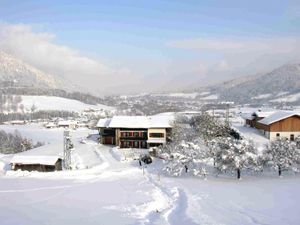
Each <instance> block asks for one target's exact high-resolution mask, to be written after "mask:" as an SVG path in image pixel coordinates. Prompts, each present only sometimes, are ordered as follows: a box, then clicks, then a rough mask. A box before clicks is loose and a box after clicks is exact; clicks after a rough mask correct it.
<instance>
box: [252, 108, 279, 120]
mask: <svg viewBox="0 0 300 225" xmlns="http://www.w3.org/2000/svg"><path fill="white" fill-rule="evenodd" d="M275 112H276V111H274V110H272V111H256V112H254V113H253V116H257V117H263V118H265V117H268V116H270V115H272V114H273V113H275Z"/></svg>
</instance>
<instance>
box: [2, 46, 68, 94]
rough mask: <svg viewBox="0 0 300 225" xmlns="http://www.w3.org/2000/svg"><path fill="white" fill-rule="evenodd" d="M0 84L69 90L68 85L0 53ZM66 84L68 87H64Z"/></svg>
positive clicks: (57, 78) (53, 76) (59, 79)
mask: <svg viewBox="0 0 300 225" xmlns="http://www.w3.org/2000/svg"><path fill="white" fill-rule="evenodd" d="M0 83H2V86H6V85H8V84H11V85H15V86H29V87H39V88H64V89H65V88H67V89H68V88H70V83H69V82H66V81H65V80H63V79H62V78H59V77H57V76H55V75H51V74H47V73H44V72H43V71H41V70H39V69H37V68H35V67H33V66H31V65H28V64H26V63H24V62H22V61H21V60H19V59H17V58H15V57H13V56H12V55H9V54H7V53H5V52H3V51H0ZM66 84H68V85H66Z"/></svg>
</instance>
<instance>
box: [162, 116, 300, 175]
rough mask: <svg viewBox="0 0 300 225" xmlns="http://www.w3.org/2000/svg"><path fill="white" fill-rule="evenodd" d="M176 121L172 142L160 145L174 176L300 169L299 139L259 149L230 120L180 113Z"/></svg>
mask: <svg viewBox="0 0 300 225" xmlns="http://www.w3.org/2000/svg"><path fill="white" fill-rule="evenodd" d="M173 125H174V127H173V129H172V134H171V141H170V143H168V144H167V145H166V146H165V147H161V148H160V149H159V150H160V152H161V154H162V156H163V157H164V159H165V165H164V168H163V170H164V171H165V172H166V173H167V174H169V175H171V176H181V175H184V174H187V173H189V174H193V175H195V176H201V177H206V176H207V174H208V173H214V174H216V175H218V174H222V173H233V174H235V176H236V177H237V178H238V179H240V178H241V177H242V173H243V172H246V171H247V172H249V171H250V172H251V171H252V172H255V173H263V172H264V170H266V169H267V168H274V169H275V170H276V171H277V172H278V175H279V176H281V175H282V172H283V171H294V172H298V171H299V169H300V146H299V145H298V144H297V143H299V142H298V141H296V142H291V141H288V140H283V139H281V140H275V141H272V142H270V144H268V145H266V146H265V147H264V149H263V150H260V151H259V150H258V149H257V147H256V146H255V144H254V143H253V141H249V140H245V139H244V138H243V137H242V136H241V135H240V134H239V133H238V132H237V131H236V130H234V129H233V128H231V126H230V124H228V123H226V122H225V121H221V120H219V119H217V118H214V117H213V116H211V115H209V114H207V113H202V114H201V115H199V116H194V117H183V116H181V117H178V118H177V119H176V120H175V122H174V124H173Z"/></svg>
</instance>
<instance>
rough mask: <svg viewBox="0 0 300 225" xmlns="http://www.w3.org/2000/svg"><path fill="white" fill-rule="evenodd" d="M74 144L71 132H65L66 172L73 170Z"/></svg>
mask: <svg viewBox="0 0 300 225" xmlns="http://www.w3.org/2000/svg"><path fill="white" fill-rule="evenodd" d="M72 149H73V144H72V142H71V137H70V131H68V130H65V131H64V168H65V169H66V170H70V169H71V150H72Z"/></svg>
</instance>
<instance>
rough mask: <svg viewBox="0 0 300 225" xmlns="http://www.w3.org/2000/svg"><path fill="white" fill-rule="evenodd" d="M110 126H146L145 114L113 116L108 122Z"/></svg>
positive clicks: (147, 124) (147, 121) (147, 122)
mask: <svg viewBox="0 0 300 225" xmlns="http://www.w3.org/2000/svg"><path fill="white" fill-rule="evenodd" d="M109 127H111V128H148V127H149V120H148V118H147V117H146V116H114V117H113V118H111V121H110V123H109Z"/></svg>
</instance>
